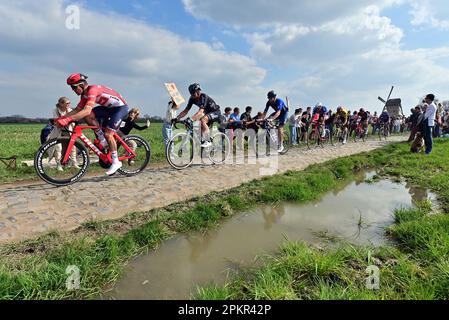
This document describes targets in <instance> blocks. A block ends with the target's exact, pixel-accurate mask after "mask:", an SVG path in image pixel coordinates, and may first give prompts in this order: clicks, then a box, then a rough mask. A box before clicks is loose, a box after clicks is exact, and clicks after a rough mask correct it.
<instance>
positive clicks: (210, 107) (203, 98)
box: [186, 93, 220, 114]
mask: <svg viewBox="0 0 449 320" xmlns="http://www.w3.org/2000/svg"><path fill="white" fill-rule="evenodd" d="M193 105H196V106H198V107H199V108H200V109H203V110H204V113H205V114H209V113H214V112H217V111H220V106H219V105H217V104H216V103H215V101H214V100H213V99H212V98H211V97H209V96H208V95H207V94H205V93H201V95H200V97H199V99H198V100H196V99H194V98H192V97H191V98H190V99H189V102H188V103H187V107H186V109H187V110H188V111H189V110H190V109H191V108H192V106H193Z"/></svg>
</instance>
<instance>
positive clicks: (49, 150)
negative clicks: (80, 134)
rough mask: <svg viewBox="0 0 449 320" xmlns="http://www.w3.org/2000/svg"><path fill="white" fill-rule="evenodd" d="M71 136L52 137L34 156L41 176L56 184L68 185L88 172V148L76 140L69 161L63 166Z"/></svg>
mask: <svg viewBox="0 0 449 320" xmlns="http://www.w3.org/2000/svg"><path fill="white" fill-rule="evenodd" d="M69 142H70V138H59V139H52V140H49V141H47V142H45V143H44V144H43V145H42V146H41V147H40V148H39V150H38V151H37V152H36V155H35V157H34V169H35V170H36V173H37V175H38V176H39V178H41V179H42V180H44V181H45V182H46V183H49V184H52V185H54V186H58V187H61V186H68V185H70V184H73V183H75V182H77V181H78V180H80V179H81V178H82V176H83V175H84V174H85V173H86V172H87V167H88V166H89V162H90V159H89V154H88V152H87V150H86V148H85V147H84V146H83V145H82V144H81V143H80V142H79V141H76V142H75V145H74V146H73V148H72V150H69V152H70V158H69V161H68V163H67V164H66V165H65V166H63V165H62V164H61V158H63V157H64V155H65V154H66V152H67V148H68V145H69Z"/></svg>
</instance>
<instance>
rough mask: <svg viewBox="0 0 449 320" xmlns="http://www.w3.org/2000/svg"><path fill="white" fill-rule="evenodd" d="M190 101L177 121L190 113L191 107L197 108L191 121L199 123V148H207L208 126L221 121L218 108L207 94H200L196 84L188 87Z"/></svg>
mask: <svg viewBox="0 0 449 320" xmlns="http://www.w3.org/2000/svg"><path fill="white" fill-rule="evenodd" d="M189 93H190V99H189V102H188V103H187V106H186V108H185V109H184V110H183V111H182V112H181V113H180V114H179V115H178V117H177V118H176V120H177V121H179V120H181V119H182V118H184V117H185V116H186V115H187V114H188V113H189V111H190V109H191V108H192V106H193V105H196V106H198V107H199V110H198V112H197V113H195V114H194V115H193V116H192V118H191V119H192V120H193V121H197V120H200V121H201V135H202V139H203V140H202V141H201V142H202V144H201V147H203V148H207V147H210V146H211V145H212V143H211V141H210V130H209V126H210V125H212V124H213V123H214V122H219V121H220V119H221V113H220V106H219V105H217V104H216V103H215V101H214V100H213V99H212V98H211V97H209V96H208V95H207V94H205V93H202V92H201V87H200V85H199V84H198V83H194V84H191V85H190V86H189Z"/></svg>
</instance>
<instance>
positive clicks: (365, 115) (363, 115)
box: [359, 108, 368, 134]
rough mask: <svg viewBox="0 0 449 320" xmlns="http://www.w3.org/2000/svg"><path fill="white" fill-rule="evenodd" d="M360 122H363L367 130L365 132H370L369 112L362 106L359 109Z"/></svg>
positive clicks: (363, 126) (364, 128)
mask: <svg viewBox="0 0 449 320" xmlns="http://www.w3.org/2000/svg"><path fill="white" fill-rule="evenodd" d="M359 118H360V122H361V123H362V128H363V130H364V131H365V134H367V133H368V112H366V111H365V109H363V108H361V109H360V111H359Z"/></svg>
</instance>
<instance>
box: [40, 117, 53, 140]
mask: <svg viewBox="0 0 449 320" xmlns="http://www.w3.org/2000/svg"><path fill="white" fill-rule="evenodd" d="M54 126H55V123H54V119H53V118H52V119H49V120H48V123H47V125H46V126H45V127H44V128H43V129H42V130H41V137H40V140H41V145H42V144H44V143H45V141H47V138H48V136H49V135H50V133H51V132H52V131H53V128H54Z"/></svg>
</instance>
